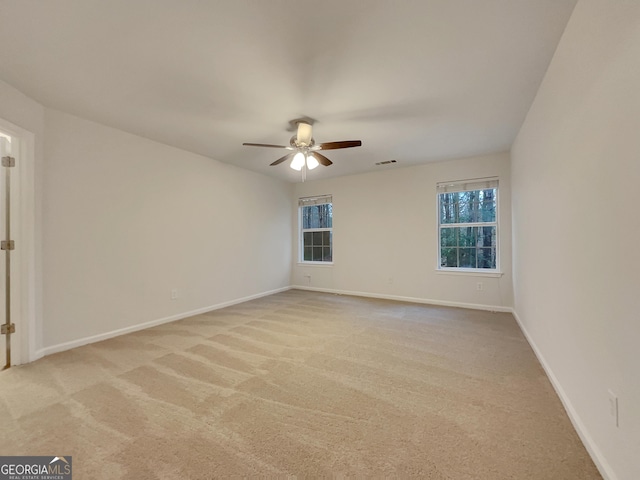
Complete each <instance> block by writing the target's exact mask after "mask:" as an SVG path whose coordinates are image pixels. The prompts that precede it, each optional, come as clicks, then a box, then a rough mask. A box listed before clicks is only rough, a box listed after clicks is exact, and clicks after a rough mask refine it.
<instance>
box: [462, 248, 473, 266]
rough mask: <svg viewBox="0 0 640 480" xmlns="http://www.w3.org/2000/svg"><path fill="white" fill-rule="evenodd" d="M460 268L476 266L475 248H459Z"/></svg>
mask: <svg viewBox="0 0 640 480" xmlns="http://www.w3.org/2000/svg"><path fill="white" fill-rule="evenodd" d="M458 266H459V267H461V268H476V249H475V248H461V249H460V265H458Z"/></svg>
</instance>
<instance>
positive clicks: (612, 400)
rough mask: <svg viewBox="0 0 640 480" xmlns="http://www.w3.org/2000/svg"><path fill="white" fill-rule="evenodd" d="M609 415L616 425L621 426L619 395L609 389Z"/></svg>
mask: <svg viewBox="0 0 640 480" xmlns="http://www.w3.org/2000/svg"><path fill="white" fill-rule="evenodd" d="M609 415H610V416H611V418H612V420H613V423H614V425H615V426H616V427H619V426H620V423H619V417H618V396H617V395H616V394H615V393H613V392H612V391H611V390H609Z"/></svg>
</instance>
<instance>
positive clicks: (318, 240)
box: [313, 232, 323, 247]
mask: <svg viewBox="0 0 640 480" xmlns="http://www.w3.org/2000/svg"><path fill="white" fill-rule="evenodd" d="M322 233H323V232H313V246H314V247H315V246H320V245H322Z"/></svg>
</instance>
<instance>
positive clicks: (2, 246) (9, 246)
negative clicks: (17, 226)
mask: <svg viewBox="0 0 640 480" xmlns="http://www.w3.org/2000/svg"><path fill="white" fill-rule="evenodd" d="M15 249H16V244H15V242H14V241H13V240H2V241H1V242H0V250H15Z"/></svg>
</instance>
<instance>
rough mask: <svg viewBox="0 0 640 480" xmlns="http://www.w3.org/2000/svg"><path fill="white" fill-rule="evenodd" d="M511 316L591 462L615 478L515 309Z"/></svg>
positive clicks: (601, 472)
mask: <svg viewBox="0 0 640 480" xmlns="http://www.w3.org/2000/svg"><path fill="white" fill-rule="evenodd" d="M513 316H514V318H515V319H516V322H518V325H519V326H520V330H522V333H523V334H524V336H525V338H526V339H527V342H529V345H531V348H532V349H533V352H534V353H535V354H536V357H538V361H539V362H540V365H542V368H543V369H544V371H545V373H546V374H547V377H548V378H549V380H550V381H551V385H553V388H554V389H555V391H556V393H557V394H558V397H560V401H561V402H562V405H563V406H564V409H565V410H566V412H567V415H568V416H569V420H571V423H572V424H573V428H575V430H576V432H578V436H579V437H580V440H582V443H583V444H584V446H585V448H586V449H587V452H589V455H590V456H591V459H592V460H593V463H595V465H596V467H597V468H598V471H599V472H600V475H602V477H603V478H604V479H605V480H617V479H618V477H617V476H616V474H615V472H614V471H613V468H611V465H609V462H607V460H606V458H605V457H604V455H603V454H602V451H601V450H600V448H598V446H597V445H596V443H595V442H594V441H593V438H591V435H590V434H589V431H588V430H587V428H586V427H585V425H584V423H583V421H582V419H581V418H580V415H578V412H576V410H575V408H574V407H573V404H572V403H571V400H570V399H569V397H568V396H567V394H566V393H565V391H564V389H563V388H562V385H561V384H560V382H559V381H558V378H557V377H556V376H555V374H554V373H553V370H551V366H550V365H549V364H548V363H547V361H546V360H545V358H544V356H543V355H542V352H541V351H540V350H539V349H538V346H537V345H536V343H535V342H534V341H533V338H531V336H530V335H529V332H528V331H527V329H526V328H525V326H524V324H523V323H522V321H521V320H520V317H519V316H518V313H517V312H516V311H515V309H514V310H513Z"/></svg>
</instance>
